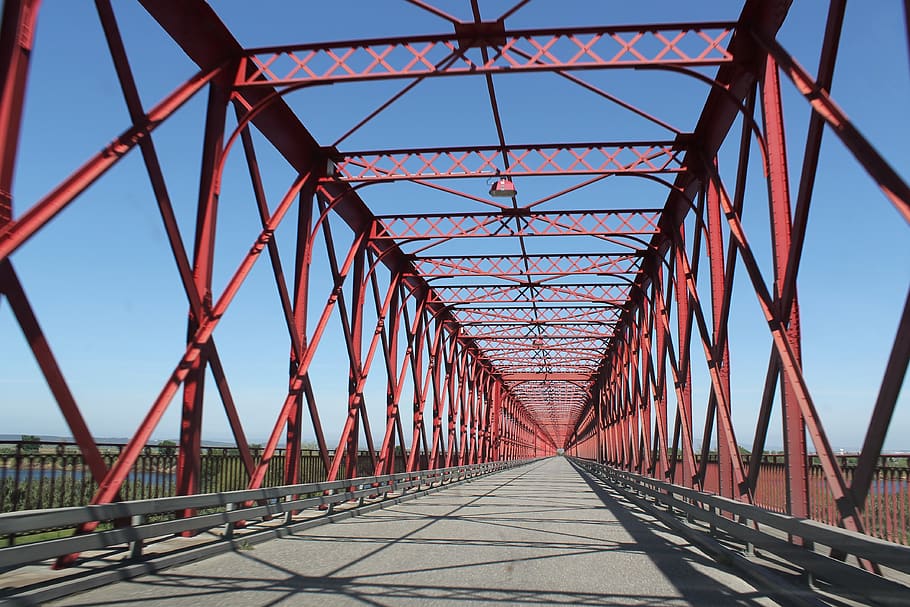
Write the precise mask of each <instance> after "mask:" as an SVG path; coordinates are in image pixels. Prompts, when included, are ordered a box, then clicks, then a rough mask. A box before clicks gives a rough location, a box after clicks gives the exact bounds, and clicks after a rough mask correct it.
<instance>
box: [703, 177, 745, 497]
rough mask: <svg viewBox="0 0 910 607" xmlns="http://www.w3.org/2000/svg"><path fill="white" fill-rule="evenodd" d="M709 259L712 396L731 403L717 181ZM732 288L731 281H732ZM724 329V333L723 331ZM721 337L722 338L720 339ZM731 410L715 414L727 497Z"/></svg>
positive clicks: (711, 192) (718, 403)
mask: <svg viewBox="0 0 910 607" xmlns="http://www.w3.org/2000/svg"><path fill="white" fill-rule="evenodd" d="M707 194H708V202H707V204H708V238H707V245H708V261H709V264H710V271H711V316H712V320H713V321H714V327H713V330H714V340H715V342H714V352H713V353H712V358H713V360H714V361H715V365H716V369H717V375H718V378H719V379H720V387H719V388H720V391H722V394H716V393H715V392H714V390H715V388H713V387H712V396H711V400H712V403H713V405H714V407H725V406H727V407H730V408H731V409H732V403H731V402H730V350H729V347H728V341H727V333H726V331H721V327H722V325H723V324H724V315H723V308H724V300H725V290H726V285H727V280H726V271H725V265H726V264H725V260H724V238H723V231H722V222H721V216H720V195H719V192H718V191H717V187H716V184H715V183H713V182H709V184H708V192H707ZM730 288H732V284H731V285H730ZM721 333H723V335H721ZM719 338H720V341H717V340H718V339H719ZM731 415H732V410H728V411H725V412H723V413H722V414H719V415H717V416H716V421H717V455H718V457H717V466H718V472H719V473H718V480H719V487H718V493H720V495H723V496H726V497H730V498H732V497H734V496H735V495H736V494H737V492H738V491H734V487H733V458H734V457H739V454H738V453H731V452H730V447H729V445H730V443H731V442H733V443H735V441H730V440H728V437H726V436H725V435H727V434H728V432H729V429H728V428H727V427H726V425H725V424H724V420H725V419H730V418H731Z"/></svg>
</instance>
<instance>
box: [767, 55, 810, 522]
mask: <svg viewBox="0 0 910 607" xmlns="http://www.w3.org/2000/svg"><path fill="white" fill-rule="evenodd" d="M761 92H762V94H761V108H762V116H763V119H764V123H765V138H766V141H767V146H768V195H769V204H770V211H771V228H772V229H771V246H772V250H773V255H774V257H773V259H774V289H773V295H774V303H775V305H776V306H777V307H778V312H779V313H780V309H781V307H782V306H786V305H790V314H789V317H788V318H782V319H781V320H782V321H783V322H784V331H785V333H786V339H787V341H788V342H789V344H790V348H791V349H792V351H793V354H794V357H795V360H796V362H797V364H799V365H802V359H801V339H800V328H799V303H798V301H797V295H796V288H795V287H794V288H793V290H792V304H790V303H789V302H783V301H782V300H781V296H782V291H783V288H784V279H785V274H786V269H787V264H788V261H789V254H790V253H789V252H790V240H791V231H792V219H791V210H790V182H789V176H788V171H787V146H786V140H785V137H784V122H783V107H782V103H781V94H780V80H779V74H778V70H777V63H776V62H775V61H774V59H773V58H772V57H770V56H769V57H768V58H767V61H766V63H765V75H764V79H763V81H762V89H761ZM781 413H782V415H781V417H782V419H783V425H784V428H783V430H784V459H785V462H786V466H787V485H786V487H787V512H788V513H789V514H792V515H794V516H800V517H808V516H809V478H808V476H809V475H808V465H809V458H808V449H807V445H806V423H805V419H804V417H803V414H802V411H801V410H800V407H799V405H798V404H797V400H796V392H795V390H794V387H793V382H792V381H790V379H789V378H788V377H787V376H786V375H782V376H781Z"/></svg>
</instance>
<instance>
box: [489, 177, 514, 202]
mask: <svg viewBox="0 0 910 607" xmlns="http://www.w3.org/2000/svg"><path fill="white" fill-rule="evenodd" d="M516 194H518V190H516V189H515V184H514V183H512V180H511V179H509V178H508V177H502V176H500V175H499V172H498V171H497V173H496V179H495V181H494V182H493V185H491V186H490V196H493V197H494V198H511V197H512V196H515V195H516Z"/></svg>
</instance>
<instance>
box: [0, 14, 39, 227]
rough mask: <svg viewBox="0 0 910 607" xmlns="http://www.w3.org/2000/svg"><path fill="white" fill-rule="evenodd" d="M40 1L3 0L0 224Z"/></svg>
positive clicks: (8, 198)
mask: <svg viewBox="0 0 910 607" xmlns="http://www.w3.org/2000/svg"><path fill="white" fill-rule="evenodd" d="M40 6H41V0H7V2H6V3H5V4H4V6H3V21H2V23H0V74H4V77H3V89H2V91H0V227H3V226H5V225H6V224H7V223H9V222H10V220H12V217H13V194H12V192H13V171H14V169H15V166H16V154H17V151H18V149H19V128H20V126H21V125H22V106H23V102H24V100H25V85H26V82H27V80H28V64H29V59H30V58H31V54H32V45H33V44H34V41H35V26H36V24H37V21H38V9H39V8H40Z"/></svg>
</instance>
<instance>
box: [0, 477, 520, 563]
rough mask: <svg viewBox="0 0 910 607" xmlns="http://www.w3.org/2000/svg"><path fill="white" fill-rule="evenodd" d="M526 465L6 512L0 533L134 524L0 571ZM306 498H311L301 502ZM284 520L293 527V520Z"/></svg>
mask: <svg viewBox="0 0 910 607" xmlns="http://www.w3.org/2000/svg"><path fill="white" fill-rule="evenodd" d="M524 463H526V461H525V460H516V461H503V462H490V463H484V464H473V465H469V466H457V467H452V468H440V469H436V470H424V471H419V472H402V473H398V474H387V475H382V476H369V477H361V478H355V479H348V480H336V481H332V482H317V483H304V484H298V485H284V486H279V487H268V488H264V489H247V490H240V491H227V492H221V493H208V494H200V495H190V496H180V497H169V498H163V499H152V500H134V501H124V502H116V503H111V504H96V505H89V506H81V507H70V508H58V509H52V510H27V511H18V512H8V513H4V514H0V535H4V534H23V533H29V532H38V531H43V530H47V529H60V528H69V527H73V526H76V525H80V524H82V523H88V522H104V521H115V520H125V519H129V520H130V521H131V524H130V525H129V526H125V527H119V528H114V529H109V530H104V531H97V532H94V533H89V534H85V535H74V536H71V537H67V538H59V539H52V540H45V541H40V542H35V543H28V544H21V545H16V546H9V547H6V548H0V566H2V567H13V566H18V565H23V564H27V563H34V562H38V561H43V560H45V559H49V558H56V557H59V556H62V555H66V554H72V553H77V552H84V551H87V550H98V549H103V548H109V547H111V546H115V545H118V544H123V543H131V544H132V545H133V548H132V550H133V554H134V556H135V555H138V554H141V547H142V542H143V541H144V540H146V539H149V538H153V537H160V536H164V535H169V534H175V533H181V532H186V531H194V532H195V531H202V530H206V529H211V528H213V527H217V526H219V525H227V528H226V530H225V534H224V537H225V539H226V540H230V539H231V537H232V533H233V526H234V525H235V524H236V523H237V522H239V521H250V520H254V519H266V518H269V517H272V516H274V515H277V514H285V515H288V514H290V513H293V512H297V511H301V510H305V509H307V508H312V507H328V508H327V511H326V512H327V513H331V512H332V508H333V507H334V506H336V505H338V504H342V503H345V502H349V501H352V500H364V499H367V498H376V499H378V498H382V499H386V498H387V497H388V496H389V494H390V493H399V492H400V493H405V492H407V491H408V490H409V489H412V488H414V487H417V488H418V490H419V489H420V487H422V486H429V487H432V486H434V485H437V484H438V485H445V484H449V483H451V482H454V481H459V480H465V479H468V478H473V477H477V476H481V475H484V474H489V473H491V472H498V471H500V470H505V469H507V468H511V467H514V466H517V465H521V464H524ZM314 494H316V495H314ZM301 496H307V497H302V498H301ZM211 508H218V509H219V510H220V511H219V512H215V513H205V514H200V515H195V516H189V517H186V518H178V519H174V520H167V521H158V522H146V521H147V518H148V517H149V516H150V515H160V514H167V513H173V512H177V511H186V510H196V509H200V510H205V509H211ZM221 509H223V510H221ZM286 522H291V521H290V517H288V520H287V521H286Z"/></svg>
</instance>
